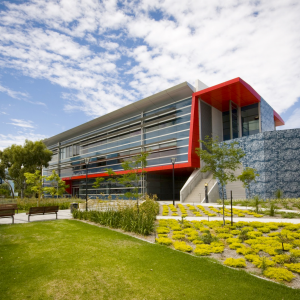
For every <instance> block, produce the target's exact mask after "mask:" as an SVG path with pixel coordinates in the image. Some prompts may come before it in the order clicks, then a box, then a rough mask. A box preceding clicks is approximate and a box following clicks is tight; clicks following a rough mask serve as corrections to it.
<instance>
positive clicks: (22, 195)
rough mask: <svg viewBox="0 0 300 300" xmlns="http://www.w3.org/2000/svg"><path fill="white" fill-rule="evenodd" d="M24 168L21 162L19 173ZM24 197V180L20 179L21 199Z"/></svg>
mask: <svg viewBox="0 0 300 300" xmlns="http://www.w3.org/2000/svg"><path fill="white" fill-rule="evenodd" d="M23 168H24V165H23V164H22V165H21V173H22V170H23ZM23 198H24V180H23V179H22V186H21V199H23Z"/></svg>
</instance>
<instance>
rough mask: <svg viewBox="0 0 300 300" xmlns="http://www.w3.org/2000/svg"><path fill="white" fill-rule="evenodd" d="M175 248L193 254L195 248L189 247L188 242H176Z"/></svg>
mask: <svg viewBox="0 0 300 300" xmlns="http://www.w3.org/2000/svg"><path fill="white" fill-rule="evenodd" d="M173 245H174V248H175V249H176V250H179V251H183V252H191V251H193V248H192V247H191V246H189V245H188V244H187V243H186V242H174V244H173Z"/></svg>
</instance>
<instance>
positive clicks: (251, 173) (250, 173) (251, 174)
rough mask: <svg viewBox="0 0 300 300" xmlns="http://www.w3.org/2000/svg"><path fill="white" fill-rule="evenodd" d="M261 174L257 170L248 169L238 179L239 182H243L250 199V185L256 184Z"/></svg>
mask: <svg viewBox="0 0 300 300" xmlns="http://www.w3.org/2000/svg"><path fill="white" fill-rule="evenodd" d="M258 176H259V174H258V173H257V170H256V169H253V168H249V167H246V168H245V169H244V171H243V173H242V174H241V175H239V176H238V177H237V179H238V180H240V181H242V182H243V187H244V188H246V189H247V190H248V195H249V197H250V183H251V182H253V181H254V182H256V177H258Z"/></svg>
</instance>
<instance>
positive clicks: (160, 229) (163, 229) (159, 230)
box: [156, 227, 170, 233]
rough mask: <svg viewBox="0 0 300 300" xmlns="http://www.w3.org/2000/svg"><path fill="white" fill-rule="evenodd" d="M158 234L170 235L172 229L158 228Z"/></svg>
mask: <svg viewBox="0 0 300 300" xmlns="http://www.w3.org/2000/svg"><path fill="white" fill-rule="evenodd" d="M156 232H157V233H169V232H170V229H169V228H167V227H158V228H157V229H156Z"/></svg>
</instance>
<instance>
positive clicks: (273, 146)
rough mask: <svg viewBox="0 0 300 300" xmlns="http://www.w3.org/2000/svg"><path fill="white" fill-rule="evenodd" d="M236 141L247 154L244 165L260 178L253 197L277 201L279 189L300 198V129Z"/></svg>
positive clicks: (253, 184)
mask: <svg viewBox="0 0 300 300" xmlns="http://www.w3.org/2000/svg"><path fill="white" fill-rule="evenodd" d="M234 141H237V142H238V143H239V147H241V148H242V149H243V150H244V151H245V153H246V156H245V157H244V158H243V160H242V164H243V166H244V167H251V168H255V169H256V170H257V171H258V173H259V175H260V176H259V177H258V178H257V182H256V183H252V184H251V186H250V192H251V196H252V197H253V196H254V195H259V196H260V197H261V198H263V199H266V198H274V193H275V191H276V190H277V189H281V190H282V191H283V195H284V197H291V198H294V197H297V198H298V197H300V129H289V130H280V131H266V132H263V133H259V134H255V135H252V136H249V137H243V138H239V139H235V140H234ZM220 195H221V194H220Z"/></svg>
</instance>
